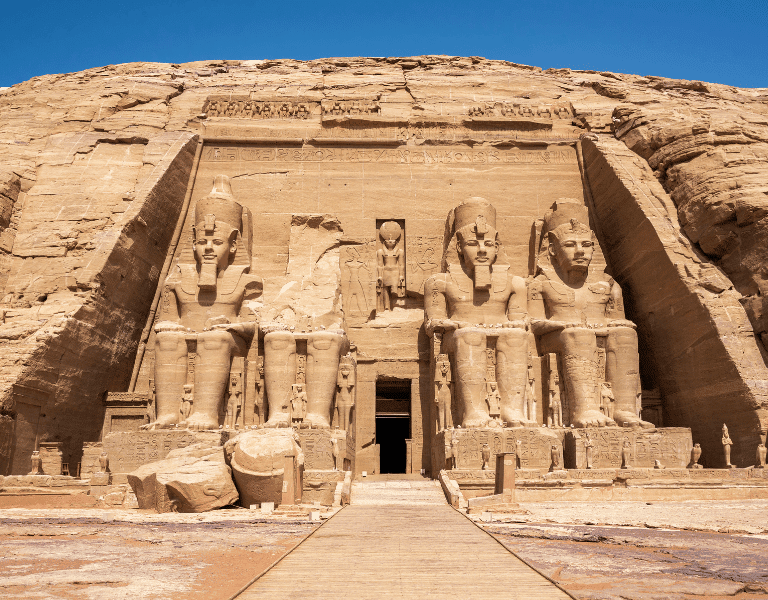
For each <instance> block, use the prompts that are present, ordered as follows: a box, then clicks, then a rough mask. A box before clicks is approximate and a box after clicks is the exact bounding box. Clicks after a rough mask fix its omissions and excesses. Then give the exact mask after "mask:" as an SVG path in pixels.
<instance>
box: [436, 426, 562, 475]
mask: <svg viewBox="0 0 768 600" xmlns="http://www.w3.org/2000/svg"><path fill="white" fill-rule="evenodd" d="M565 431H566V430H565V429H547V428H545V427H507V428H501V427H493V428H491V427H488V428H486V427H482V428H480V427H478V428H475V427H471V428H469V429H446V430H444V431H440V432H439V433H438V434H437V435H436V436H435V445H434V448H435V453H436V457H437V458H438V463H440V464H438V465H437V466H438V469H437V472H439V471H440V470H441V469H445V468H446V462H445V458H444V454H443V448H445V446H446V444H447V445H448V446H450V445H451V441H452V440H454V439H455V440H458V456H457V457H456V464H455V465H453V467H454V468H455V469H469V470H482V468H483V456H482V449H483V444H488V447H489V448H490V449H491V457H490V460H489V461H488V467H487V469H486V470H487V471H488V472H490V473H493V471H494V467H495V465H496V462H495V461H496V459H495V455H497V454H501V453H510V452H514V453H515V455H516V457H517V463H518V464H517V466H518V467H519V468H522V469H545V470H546V469H549V467H550V466H551V464H552V446H553V445H554V446H557V448H558V450H559V451H560V453H561V454H560V455H561V456H562V446H563V441H562V440H563V436H564V434H565ZM518 441H519V442H520V444H518V443H517V442H518ZM441 457H442V459H443V460H442V461H441V460H440V458H441ZM560 464H561V465H562V462H561V463H560Z"/></svg>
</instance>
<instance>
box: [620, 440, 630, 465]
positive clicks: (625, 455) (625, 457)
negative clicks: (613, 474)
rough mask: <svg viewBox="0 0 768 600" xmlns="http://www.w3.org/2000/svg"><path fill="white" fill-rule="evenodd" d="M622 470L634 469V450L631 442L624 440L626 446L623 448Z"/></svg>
mask: <svg viewBox="0 0 768 600" xmlns="http://www.w3.org/2000/svg"><path fill="white" fill-rule="evenodd" d="M621 468H622V469H631V468H632V449H631V448H630V444H629V440H624V444H623V445H622V447H621Z"/></svg>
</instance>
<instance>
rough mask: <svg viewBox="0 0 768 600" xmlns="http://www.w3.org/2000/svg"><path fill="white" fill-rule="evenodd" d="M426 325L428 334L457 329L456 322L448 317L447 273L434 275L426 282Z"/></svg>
mask: <svg viewBox="0 0 768 600" xmlns="http://www.w3.org/2000/svg"><path fill="white" fill-rule="evenodd" d="M424 327H425V329H426V331H427V335H430V336H431V335H432V334H433V333H434V332H435V331H436V330H442V331H445V330H446V329H456V323H454V322H453V321H451V320H450V319H449V318H448V305H447V302H446V299H445V275H444V274H442V273H441V274H440V275H433V276H432V277H430V278H429V279H427V281H426V282H425V283H424Z"/></svg>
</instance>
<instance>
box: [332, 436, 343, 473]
mask: <svg viewBox="0 0 768 600" xmlns="http://www.w3.org/2000/svg"><path fill="white" fill-rule="evenodd" d="M331 443H332V444H333V445H332V447H331V452H332V453H333V470H334V471H340V470H341V469H339V440H338V438H333V440H332V442H331Z"/></svg>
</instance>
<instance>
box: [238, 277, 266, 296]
mask: <svg viewBox="0 0 768 600" xmlns="http://www.w3.org/2000/svg"><path fill="white" fill-rule="evenodd" d="M240 285H241V286H242V287H243V291H244V292H245V296H244V298H245V299H246V300H251V299H253V298H258V297H260V296H261V294H262V292H263V290H264V280H262V278H261V277H259V276H258V275H252V274H251V273H243V276H242V278H241V279H240Z"/></svg>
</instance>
